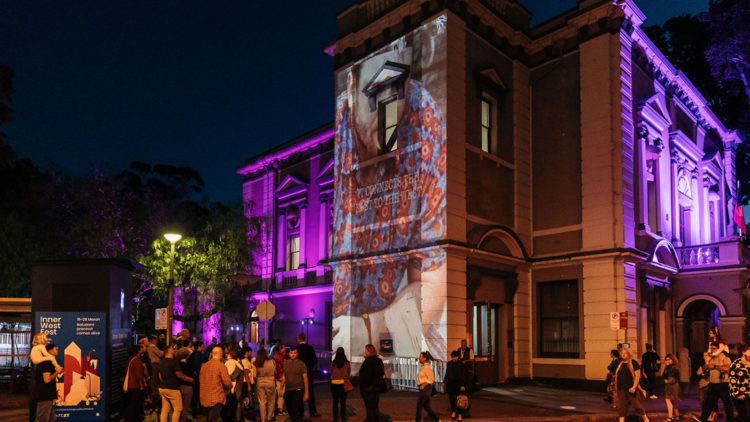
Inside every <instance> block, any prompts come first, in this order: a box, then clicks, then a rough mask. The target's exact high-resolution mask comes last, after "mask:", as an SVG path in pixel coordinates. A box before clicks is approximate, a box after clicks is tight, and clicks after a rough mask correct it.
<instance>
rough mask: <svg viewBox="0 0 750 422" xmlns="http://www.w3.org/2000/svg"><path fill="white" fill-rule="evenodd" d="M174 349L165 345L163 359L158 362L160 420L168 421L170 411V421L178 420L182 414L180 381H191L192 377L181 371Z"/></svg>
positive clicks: (177, 421) (162, 421) (175, 421)
mask: <svg viewBox="0 0 750 422" xmlns="http://www.w3.org/2000/svg"><path fill="white" fill-rule="evenodd" d="M174 353H175V352H174V349H173V348H171V347H167V348H166V350H165V351H164V359H162V360H161V362H159V378H160V382H159V394H160V395H161V422H168V421H169V411H170V410H171V411H172V422H179V421H180V416H181V415H182V392H181V391H180V381H184V382H189V383H192V382H193V379H192V378H190V377H188V376H186V375H184V374H183V373H182V368H180V362H178V361H177V360H176V359H175V358H174Z"/></svg>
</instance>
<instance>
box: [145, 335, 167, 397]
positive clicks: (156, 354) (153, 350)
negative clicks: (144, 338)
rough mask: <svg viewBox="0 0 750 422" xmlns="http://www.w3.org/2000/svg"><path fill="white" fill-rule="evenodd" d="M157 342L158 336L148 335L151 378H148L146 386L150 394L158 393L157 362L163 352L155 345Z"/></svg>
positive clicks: (147, 349) (162, 355)
mask: <svg viewBox="0 0 750 422" xmlns="http://www.w3.org/2000/svg"><path fill="white" fill-rule="evenodd" d="M158 342H159V337H156V336H153V335H152V336H149V338H148V347H146V351H147V352H148V358H149V359H151V378H150V379H149V380H148V386H149V388H150V389H151V394H152V395H157V394H158V393H159V362H161V360H162V359H163V358H164V352H162V351H161V350H159V348H158V347H156V343H158Z"/></svg>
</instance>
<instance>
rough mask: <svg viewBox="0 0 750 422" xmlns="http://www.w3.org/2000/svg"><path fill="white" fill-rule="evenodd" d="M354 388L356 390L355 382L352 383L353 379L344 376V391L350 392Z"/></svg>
mask: <svg viewBox="0 0 750 422" xmlns="http://www.w3.org/2000/svg"><path fill="white" fill-rule="evenodd" d="M352 390H354V384H352V381H351V380H350V379H349V378H344V391H346V392H347V393H348V392H349V391H352Z"/></svg>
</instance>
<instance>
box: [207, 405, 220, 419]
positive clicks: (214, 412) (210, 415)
mask: <svg viewBox="0 0 750 422" xmlns="http://www.w3.org/2000/svg"><path fill="white" fill-rule="evenodd" d="M223 408H224V405H223V404H221V403H217V404H215V405H213V406H211V407H208V408H206V421H207V422H219V416H221V410H222V409H223Z"/></svg>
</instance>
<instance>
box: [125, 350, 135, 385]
mask: <svg viewBox="0 0 750 422" xmlns="http://www.w3.org/2000/svg"><path fill="white" fill-rule="evenodd" d="M133 359H135V358H133ZM133 359H130V360H129V361H128V369H126V370H125V383H123V384H122V392H123V393H127V392H128V378H129V376H130V363H131V362H133Z"/></svg>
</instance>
